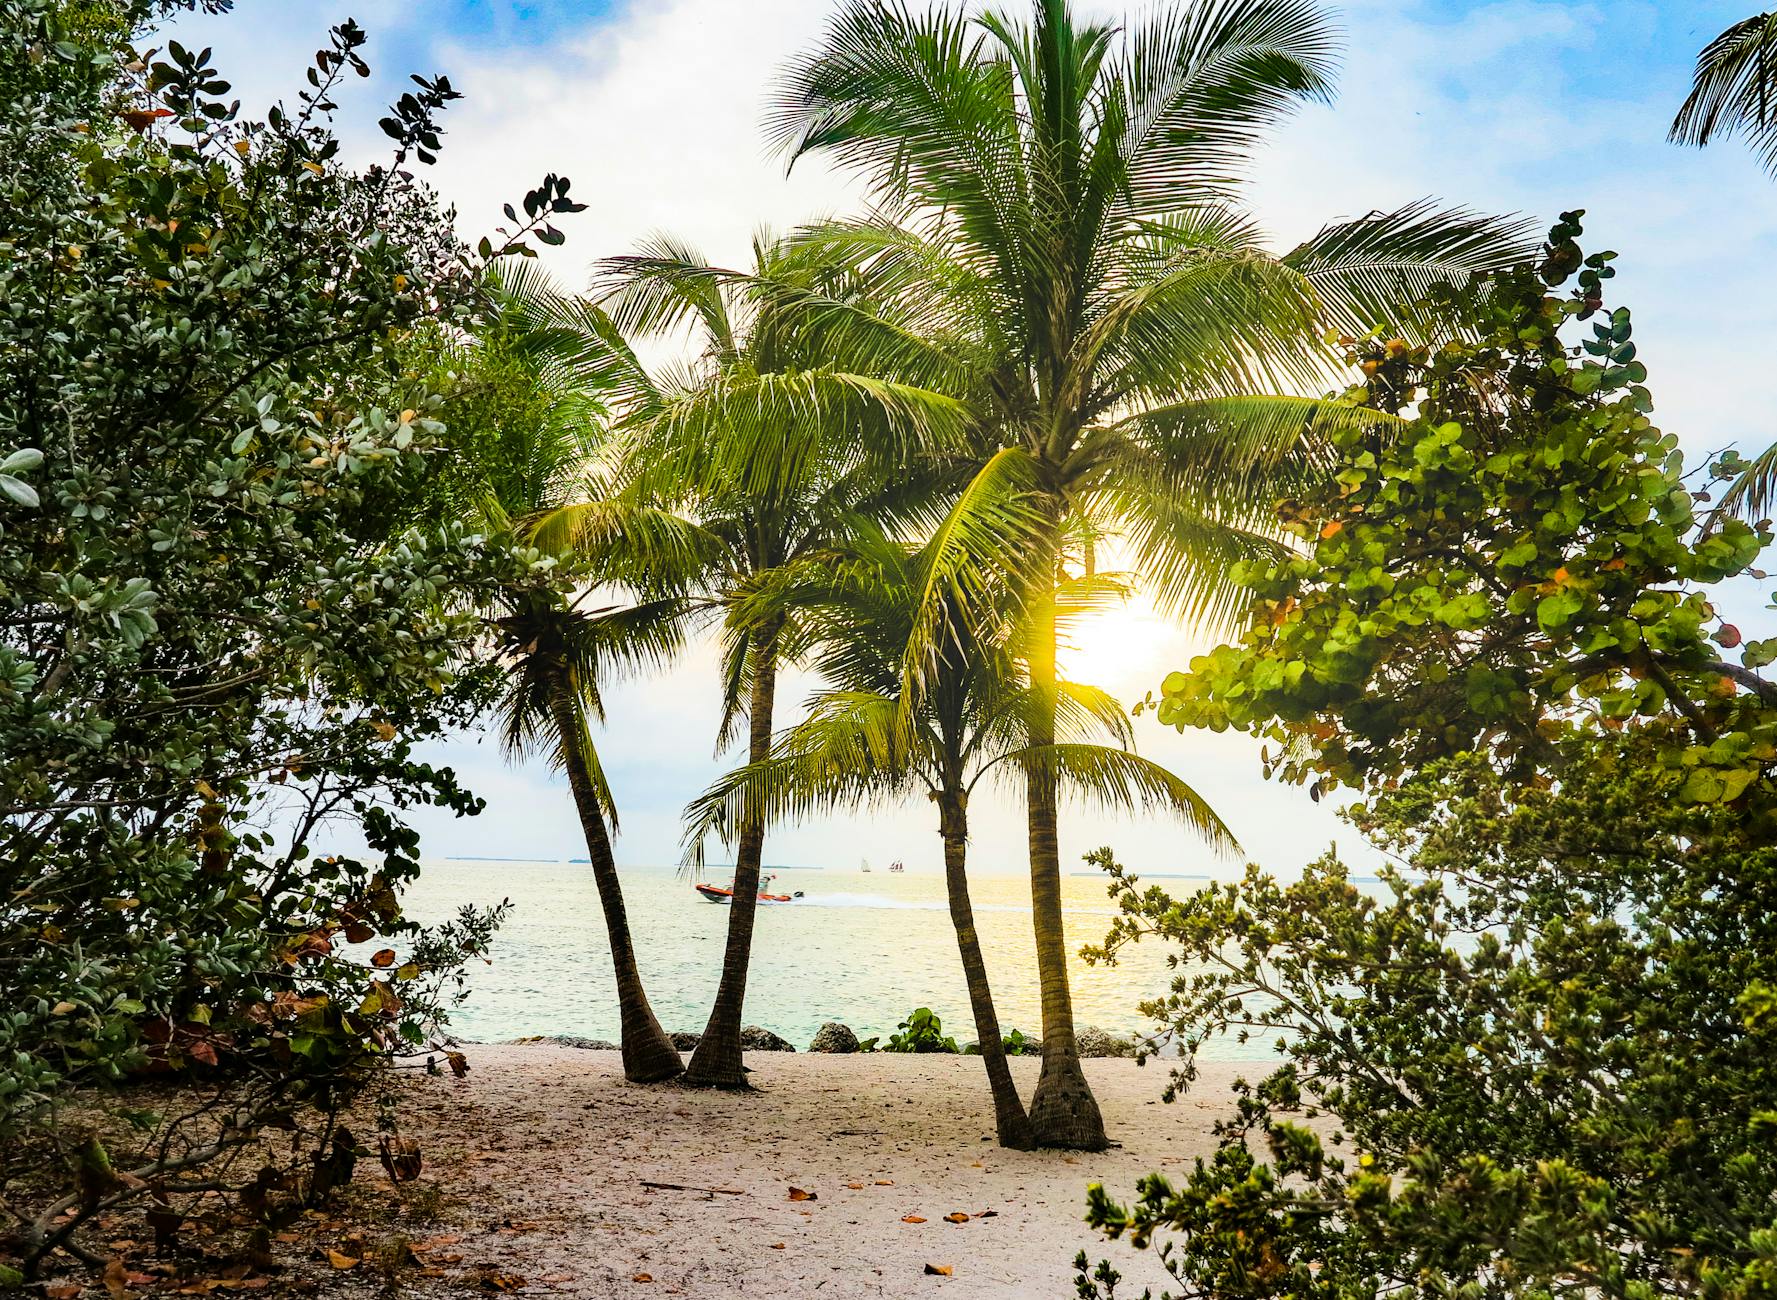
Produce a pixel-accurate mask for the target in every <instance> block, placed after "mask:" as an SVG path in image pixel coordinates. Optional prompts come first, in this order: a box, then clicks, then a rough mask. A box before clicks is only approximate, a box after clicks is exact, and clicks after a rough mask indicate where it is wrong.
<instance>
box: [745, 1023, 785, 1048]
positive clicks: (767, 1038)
mask: <svg viewBox="0 0 1777 1300" xmlns="http://www.w3.org/2000/svg"><path fill="white" fill-rule="evenodd" d="M740 1045H741V1048H742V1049H743V1050H745V1051H748V1052H793V1051H795V1050H796V1048H795V1046H794V1045H793V1044H792V1043H791V1042H790V1040H789V1039H787V1038H779V1037H778V1036H777V1035H776V1034H774V1033H772V1032H771V1031H770V1030H769V1029H761V1028H759V1026H758V1025H747V1026H745V1027H744V1028H743V1029H742V1030H741V1031H740Z"/></svg>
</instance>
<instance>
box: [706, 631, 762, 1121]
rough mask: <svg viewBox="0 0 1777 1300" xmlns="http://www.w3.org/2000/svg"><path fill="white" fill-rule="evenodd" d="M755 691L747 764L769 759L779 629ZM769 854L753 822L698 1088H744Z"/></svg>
mask: <svg viewBox="0 0 1777 1300" xmlns="http://www.w3.org/2000/svg"><path fill="white" fill-rule="evenodd" d="M752 653H753V656H754V658H753V692H752V699H751V701H750V702H749V706H748V714H747V759H748V761H749V762H753V763H761V762H764V761H765V760H766V759H767V758H769V757H770V756H771V713H772V709H773V708H774V706H775V704H776V701H777V629H776V628H775V627H772V628H768V629H766V630H764V631H762V632H761V633H760V634H759V639H758V641H757V642H756V643H755V644H754V646H753V652H752ZM764 855H765V823H764V822H763V821H760V820H757V819H749V820H748V821H746V822H745V823H744V824H743V825H742V826H741V828H740V836H739V844H738V845H737V846H736V849H735V855H734V897H733V898H732V899H731V900H730V902H729V907H728V946H727V948H726V949H725V950H724V952H723V954H722V982H721V983H720V984H718V985H717V986H716V1003H715V1005H714V1006H713V1007H711V1008H710V1018H709V1023H708V1024H706V1025H705V1026H704V1029H703V1037H702V1038H701V1039H699V1040H698V1043H697V1050H696V1051H694V1052H692V1053H691V1061H690V1064H688V1065H687V1066H686V1067H685V1082H686V1083H689V1084H693V1085H695V1086H697V1087H700V1088H746V1087H749V1086H750V1085H749V1084H748V1083H747V1076H746V1071H745V1069H744V1067H743V1063H742V1060H741V1050H740V1031H741V1025H742V1011H743V1009H744V1006H745V1003H746V997H747V967H748V965H749V963H750V962H751V960H752V955H753V918H754V917H755V916H756V915H757V914H758V910H759V864H760V862H761V861H762V860H763V858H764Z"/></svg>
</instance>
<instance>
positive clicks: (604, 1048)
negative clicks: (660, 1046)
mask: <svg viewBox="0 0 1777 1300" xmlns="http://www.w3.org/2000/svg"><path fill="white" fill-rule="evenodd" d="M508 1041H510V1042H513V1043H554V1044H555V1045H556V1046H557V1047H578V1048H579V1049H580V1050H581V1051H584V1052H618V1051H622V1050H623V1049H622V1048H620V1047H618V1046H617V1044H616V1043H607V1042H606V1041H605V1040H604V1039H602V1038H578V1037H576V1036H575V1035H573V1034H532V1035H531V1036H530V1037H529V1038H513V1039H510V1040H508Z"/></svg>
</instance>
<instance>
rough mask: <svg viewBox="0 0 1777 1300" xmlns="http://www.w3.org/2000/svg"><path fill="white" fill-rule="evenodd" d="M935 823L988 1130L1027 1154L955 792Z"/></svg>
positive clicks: (1027, 1135)
mask: <svg viewBox="0 0 1777 1300" xmlns="http://www.w3.org/2000/svg"><path fill="white" fill-rule="evenodd" d="M938 819H939V824H940V829H941V831H942V833H943V835H944V886H945V889H946V890H947V891H948V893H949V895H950V921H951V924H953V925H954V926H955V927H956V946H957V949H958V950H959V951H960V952H961V954H962V959H963V979H964V980H965V981H966V982H967V984H968V986H969V1009H970V1010H971V1011H972V1012H974V1015H975V1034H976V1036H977V1037H978V1038H979V1039H980V1040H981V1062H982V1064H983V1065H985V1066H986V1067H987V1084H988V1087H989V1088H991V1089H992V1090H993V1127H994V1132H995V1133H996V1134H997V1135H998V1137H999V1142H1000V1145H1001V1146H1003V1147H1011V1148H1012V1149H1013V1150H1015V1151H1029V1150H1031V1149H1032V1148H1033V1147H1035V1146H1036V1144H1037V1141H1036V1137H1035V1135H1034V1134H1033V1133H1032V1132H1031V1128H1030V1120H1029V1118H1028V1117H1027V1116H1026V1115H1025V1113H1024V1103H1023V1102H1022V1101H1020V1100H1019V1099H1018V1086H1017V1085H1016V1084H1015V1083H1013V1082H1012V1069H1011V1067H1010V1066H1008V1065H1007V1064H1006V1044H1005V1041H1004V1040H1003V1039H1002V1038H1001V1036H1000V1021H999V1017H998V1016H997V1015H995V1014H994V1010H993V989H992V988H991V987H990V986H989V985H988V982H987V962H986V961H985V960H984V959H983V957H982V955H981V938H980V936H979V935H977V934H976V933H975V909H974V907H973V906H972V905H971V904H970V902H969V876H968V853H969V814H968V811H967V808H966V806H965V805H964V803H963V797H962V795H961V793H960V792H953V791H946V792H945V793H944V794H943V795H942V796H940V798H939V801H938Z"/></svg>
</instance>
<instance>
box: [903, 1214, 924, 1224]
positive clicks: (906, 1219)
mask: <svg viewBox="0 0 1777 1300" xmlns="http://www.w3.org/2000/svg"><path fill="white" fill-rule="evenodd" d="M901 1222H902V1223H924V1222H925V1220H924V1219H922V1218H920V1217H919V1216H918V1215H917V1214H903V1215H902V1216H901Z"/></svg>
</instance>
